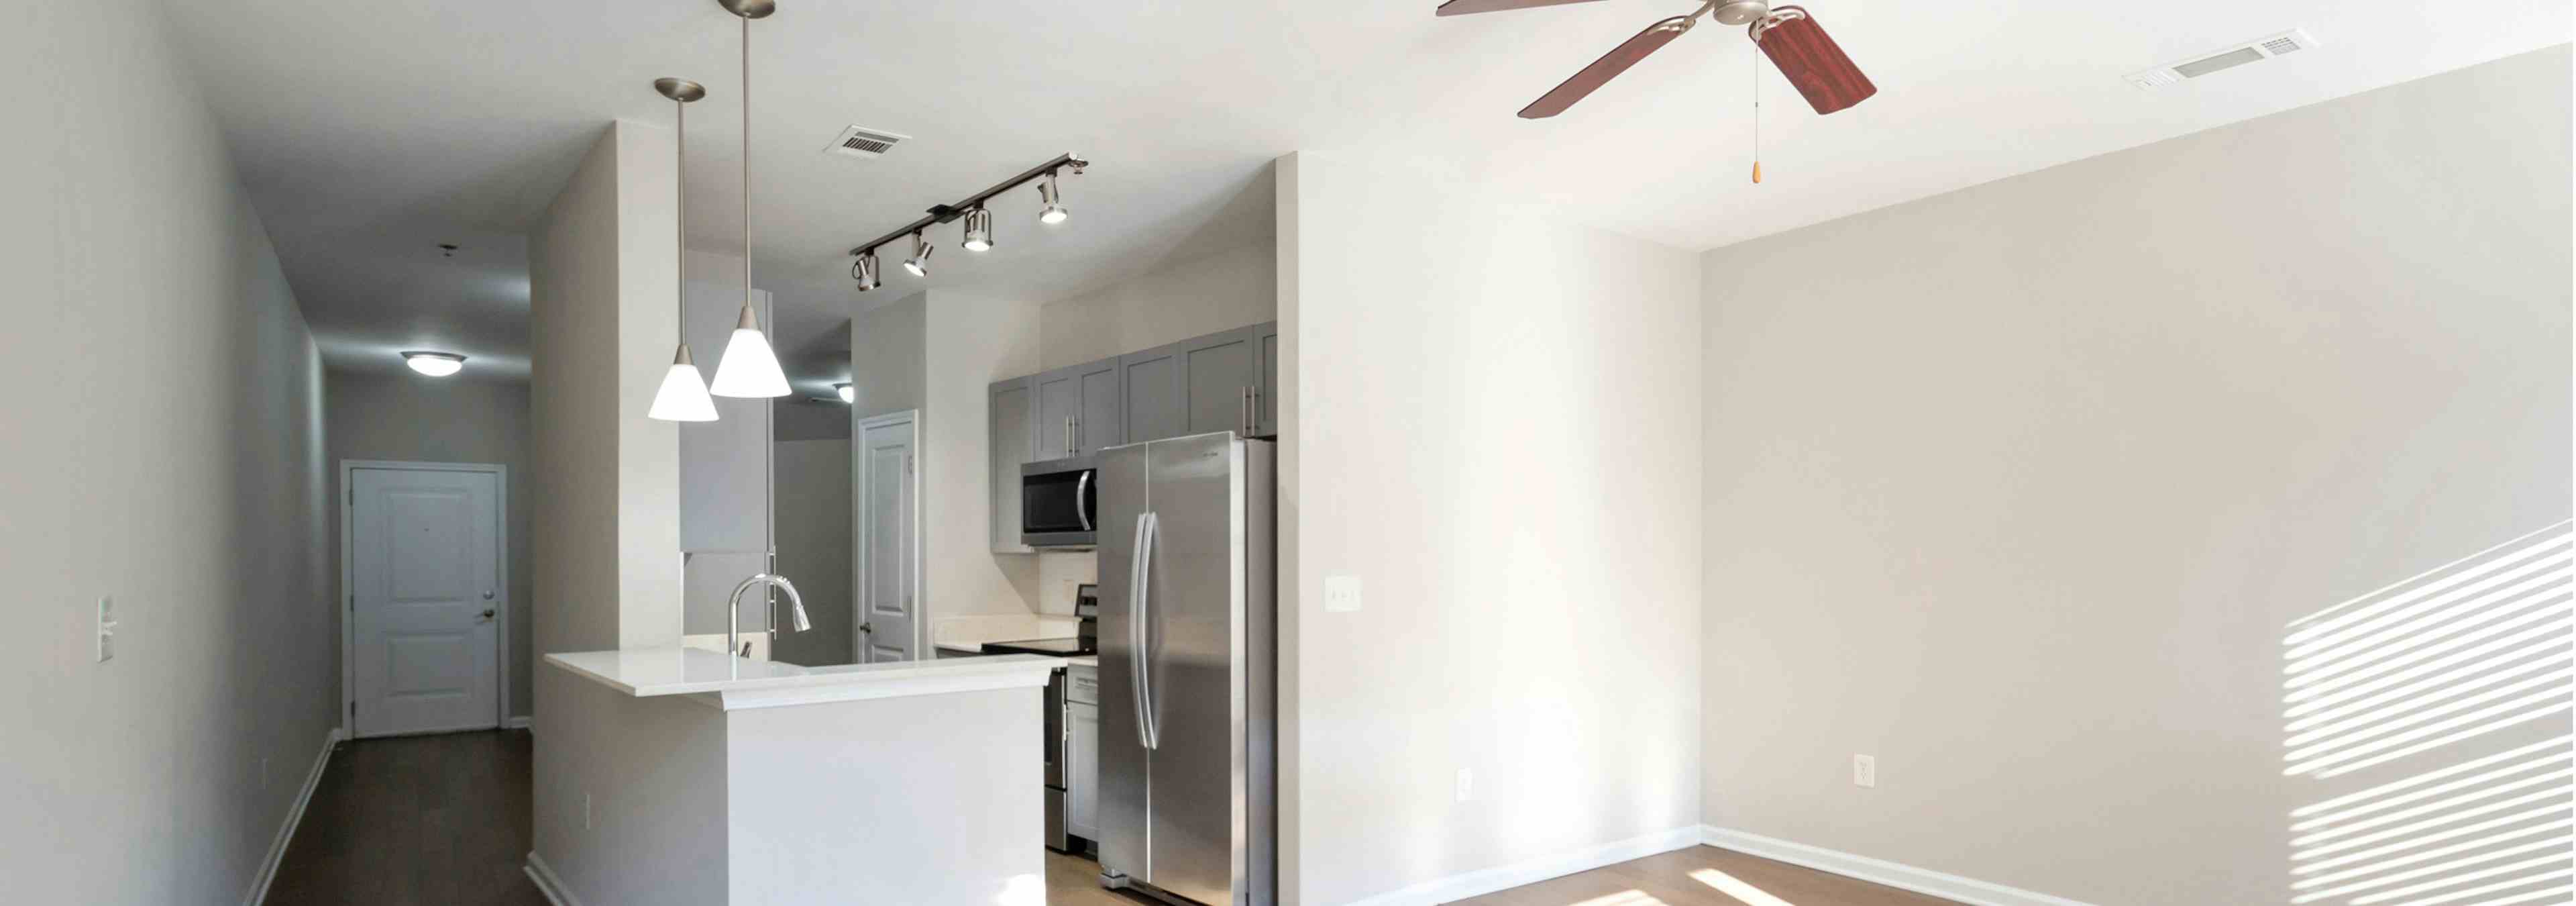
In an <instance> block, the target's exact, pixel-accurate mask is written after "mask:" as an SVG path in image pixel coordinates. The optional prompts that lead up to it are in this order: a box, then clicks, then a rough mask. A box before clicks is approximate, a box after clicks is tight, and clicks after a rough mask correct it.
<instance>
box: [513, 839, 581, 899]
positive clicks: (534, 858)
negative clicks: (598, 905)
mask: <svg viewBox="0 0 2576 906" xmlns="http://www.w3.org/2000/svg"><path fill="white" fill-rule="evenodd" d="M520 868H521V870H524V871H526V872H527V873H528V880H531V881H535V882H537V892H538V893H542V894H545V895H546V902H548V903H553V904H555V906H581V898H580V897H577V896H573V895H572V888H569V887H565V886H564V882H563V879H562V878H558V877H555V870H554V869H552V868H549V867H547V866H546V860H545V858H544V857H542V856H539V855H537V851H536V850H533V849H532V850H529V851H528V864H526V865H522V866H520Z"/></svg>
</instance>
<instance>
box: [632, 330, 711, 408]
mask: <svg viewBox="0 0 2576 906" xmlns="http://www.w3.org/2000/svg"><path fill="white" fill-rule="evenodd" d="M645 415H647V416H650V417H652V418H655V419H659V420H661V421H666V422H711V421H715V420H716V401H715V400H714V399H712V398H709V397H708V396H707V379H706V378H705V377H703V376H701V375H699V374H698V363H696V362H693V361H690V359H689V344H686V343H682V344H680V353H679V354H678V355H675V356H672V357H671V370H670V371H668V372H665V373H663V375H662V389H661V390H660V391H658V392H656V393H654V394H653V409H652V411H650V412H646V413H645Z"/></svg>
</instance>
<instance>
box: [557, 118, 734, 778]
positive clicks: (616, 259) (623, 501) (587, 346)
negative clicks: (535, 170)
mask: <svg viewBox="0 0 2576 906" xmlns="http://www.w3.org/2000/svg"><path fill="white" fill-rule="evenodd" d="M671 146H672V136H671V133H670V130H667V129H661V128H659V127H655V126H649V125H642V124H637V123H630V122H624V121H620V122H615V123H611V124H609V125H608V127H607V128H605V129H603V130H602V131H601V134H600V137H599V141H598V142H597V143H596V144H594V145H593V146H592V147H591V150H590V153H589V155H588V156H586V157H585V158H583V160H582V163H581V167H580V168H579V169H578V170H576V171H575V172H574V173H573V176H572V178H571V180H570V181H569V182H567V183H566V185H565V187H564V189H563V191H562V192H561V193H560V194H558V195H557V196H556V197H555V200H554V203H553V204H552V205H551V206H550V207H548V208H547V210H546V214H545V216H544V217H543V218H542V219H541V220H540V221H539V223H538V225H537V230H536V232H535V234H534V235H533V236H532V237H530V240H529V243H528V275H529V287H530V289H529V297H530V302H529V306H530V307H529V319H528V338H529V345H530V346H531V347H532V348H533V349H534V350H535V354H534V357H533V362H532V366H533V377H532V379H531V381H530V388H531V394H530V400H529V413H530V418H531V424H532V426H533V431H532V434H531V437H530V440H531V446H532V448H533V454H532V458H533V460H534V461H533V463H532V464H531V465H532V468H531V471H532V472H534V473H535V481H536V483H537V485H538V486H540V487H543V488H545V489H546V493H545V495H544V496H543V497H542V498H540V499H538V500H536V501H535V503H536V506H535V509H534V510H533V512H532V513H531V514H530V519H529V521H530V523H531V528H532V530H533V534H534V536H535V537H534V538H533V539H531V540H532V542H533V544H534V547H533V550H532V552H531V559H532V560H533V565H534V566H535V569H534V570H533V571H534V573H535V584H534V587H533V594H532V596H533V598H534V599H535V616H536V621H535V622H536V625H535V629H536V632H535V633H534V635H535V637H536V643H537V647H536V651H537V653H538V654H540V655H542V654H545V653H547V652H557V651H595V650H602V649H609V648H634V647H648V646H655V645H677V644H679V637H680V621H681V592H682V583H681V557H680V457H679V434H678V431H677V429H676V428H675V427H674V426H673V424H672V423H670V422H658V421H653V420H652V419H650V418H647V417H646V416H645V414H644V413H645V411H646V410H647V409H649V408H651V406H652V403H653V393H654V391H655V390H657V389H659V388H660V387H661V382H662V376H663V374H664V373H665V372H667V371H668V370H669V368H670V364H671V351H672V349H674V348H675V347H677V346H678V342H679V328H678V326H677V324H676V323H675V316H674V314H673V313H672V311H671V305H672V300H673V298H674V296H675V290H674V287H675V285H676V281H677V280H678V267H677V263H676V262H674V261H672V260H671V237H672V235H673V232H672V231H673V224H674V222H675V218H676V213H675V207H676V195H675V191H674V186H675V184H676V182H677V178H678V177H677V173H676V172H675V165H674V164H673V162H672V156H673V155H672V153H671ZM699 361H700V362H701V367H702V368H705V367H708V366H707V365H706V364H705V363H707V362H708V361H709V360H708V359H707V358H705V357H703V356H702V357H701V358H700V359H699ZM540 745H541V747H542V744H540Z"/></svg>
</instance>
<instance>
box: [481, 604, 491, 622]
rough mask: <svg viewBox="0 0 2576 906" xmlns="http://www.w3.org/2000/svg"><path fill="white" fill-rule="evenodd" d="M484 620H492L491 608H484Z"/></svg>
mask: <svg viewBox="0 0 2576 906" xmlns="http://www.w3.org/2000/svg"><path fill="white" fill-rule="evenodd" d="M483 618H484V619H486V620H489V619H491V618H492V608H489V607H486V608H483Z"/></svg>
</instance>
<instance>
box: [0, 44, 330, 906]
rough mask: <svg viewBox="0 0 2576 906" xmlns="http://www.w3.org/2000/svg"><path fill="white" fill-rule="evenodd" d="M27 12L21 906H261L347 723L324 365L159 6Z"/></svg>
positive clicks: (14, 282) (17, 368) (17, 580)
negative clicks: (106, 651) (107, 617)
mask: <svg viewBox="0 0 2576 906" xmlns="http://www.w3.org/2000/svg"><path fill="white" fill-rule="evenodd" d="M8 15H9V20H10V24H9V27H7V28H0V59H6V60H8V61H10V72H11V73H13V83H14V84H15V87H16V88H17V89H18V90H19V91H21V92H23V94H22V95H21V97H22V98H23V99H24V100H25V101H26V102H27V103H30V104H33V105H34V107H35V118H34V120H33V121H32V122H31V123H30V124H29V125H28V126H26V127H25V128H22V129H19V130H16V131H15V132H14V133H13V134H12V136H11V139H10V140H9V141H8V142H5V143H0V172H6V173H8V174H10V175H9V176H8V177H7V178H5V179H0V266H5V269H6V272H7V273H8V274H9V280H10V294H9V298H8V301H7V303H6V307H7V309H8V311H9V312H10V313H11V316H12V317H13V318H14V319H15V323H13V324H11V325H10V327H9V329H7V330H5V331H0V386H6V387H8V388H10V394H11V395H10V400H9V403H8V404H7V406H6V416H5V423H6V428H5V429H0V433H5V435H6V438H7V439H6V440H5V441H0V567H5V569H6V571H7V574H8V576H9V581H10V591H9V595H8V597H7V599H6V601H5V603H0V613H5V614H6V616H7V619H8V620H9V622H10V624H11V625H12V626H13V627H14V628H15V629H16V630H17V632H18V633H19V634H20V635H19V641H18V642H17V643H16V645H15V646H14V653H13V656H12V657H10V658H9V659H8V661H7V663H6V666H0V681H5V683H6V685H7V687H8V692H7V693H5V694H0V802H6V803H7V805H6V806H5V809H6V811H7V813H8V817H7V818H5V819H0V878H5V879H6V881H5V883H6V885H7V887H6V893H0V899H7V900H9V901H11V902H23V903H83V904H135V906H146V904H151V906H157V904H166V903H238V902H242V901H243V900H244V899H245V898H246V897H247V896H248V895H249V894H250V893H251V892H252V890H253V887H254V884H255V883H256V881H257V878H256V876H257V873H258V871H259V870H260V867H261V864H262V860H263V858H264V857H265V856H266V855H267V853H268V851H269V849H270V846H271V845H272V844H273V843H274V842H275V841H276V840H277V834H278V830H279V828H280V827H281V826H282V825H283V823H284V822H285V820H286V816H287V811H288V809H289V807H290V806H291V805H292V804H293V802H294V800H295V797H296V794H297V791H298V790H299V789H300V788H301V787H302V785H303V783H304V780H305V778H306V777H307V776H308V775H309V773H310V772H311V771H312V769H313V766H314V762H315V759H316V757H317V756H318V755H320V754H321V752H322V745H323V742H324V740H325V736H326V734H327V733H328V732H329V731H330V729H331V728H333V727H336V726H337V725H338V723H339V714H338V710H339V703H338V700H337V698H336V697H335V696H334V695H333V689H334V688H335V687H336V685H337V684H336V680H335V677H336V674H335V664H334V658H333V652H334V651H336V650H337V645H338V641H337V638H336V637H335V636H334V635H333V634H332V632H333V628H332V627H333V623H332V607H331V598H330V594H331V581H330V578H329V576H330V571H331V562H330V557H331V553H330V551H331V548H330V545H329V544H328V543H327V542H326V541H325V536H324V534H323V532H324V530H325V529H324V526H325V522H324V520H325V519H326V516H325V512H326V507H325V501H326V500H327V499H328V498H327V497H326V496H325V491H324V489H323V485H324V482H325V480H326V479H325V469H324V467H323V436H324V432H323V422H322V388H323V375H322V365H321V359H320V356H319V353H318V352H317V351H316V349H315V347H314V344H313V340H312V337H311V335H310V333H309V332H308V331H307V330H306V327H305V323H304V318H303V315H302V314H301V313H300V312H299V311H298V309H297V305H296V299H295V296H294V294H293V292H292V291H291V290H290V289H289V288H288V286H287V283H286V278H285V275H284V274H283V273H282V272H281V271H280V269H279V267H278V262H277V256H276V254H275V252H274V250H273V249H272V248H271V247H270V245H269V241H268V236H267V233H266V231H265V230H264V229H263V228H262V227H261V225H260V221H259V217H258V215H257V214H256V213H255V212H254V211H253V210H252V209H251V206H250V203H249V201H248V200H247V199H246V198H245V197H244V195H243V193H242V192H241V190H240V188H239V186H238V184H237V183H236V182H235V177H234V172H233V169H232V162H231V160H230V158H229V156H228V155H227V154H226V151H225V147H224V141H223V137H222V135H221V134H220V132H219V131H218V130H217V129H216V126H215V123H214V121H213V119H212V117H210V116H209V115H208V113H207V111H206V109H205V107H204V105H203V102H202V99H201V97H200V96H199V94H198V91H199V88H198V87H197V86H198V82H197V80H196V79H195V78H194V76H193V74H192V73H189V72H187V71H186V70H185V69H184V67H183V65H182V63H183V59H184V58H183V56H182V55H181V54H180V53H179V52H178V50H177V49H176V48H175V47H173V46H172V44H171V41H170V40H169V36H168V35H167V33H166V32H165V26H164V23H163V21H162V11H161V5H160V4H157V3H148V2H141V0H103V2H97V3H78V4H37V5H19V6H15V7H13V8H12V9H11V10H10V12H9V14H8ZM102 596H112V597H114V598H115V600H116V617H117V619H118V620H119V622H120V623H122V626H121V627H120V628H118V629H117V632H116V639H115V652H116V656H115V659H113V660H110V661H107V662H105V663H100V662H99V661H98V660H97V659H96V648H95V645H96V619H97V610H96V607H97V602H98V599H99V598H100V597H102Z"/></svg>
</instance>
